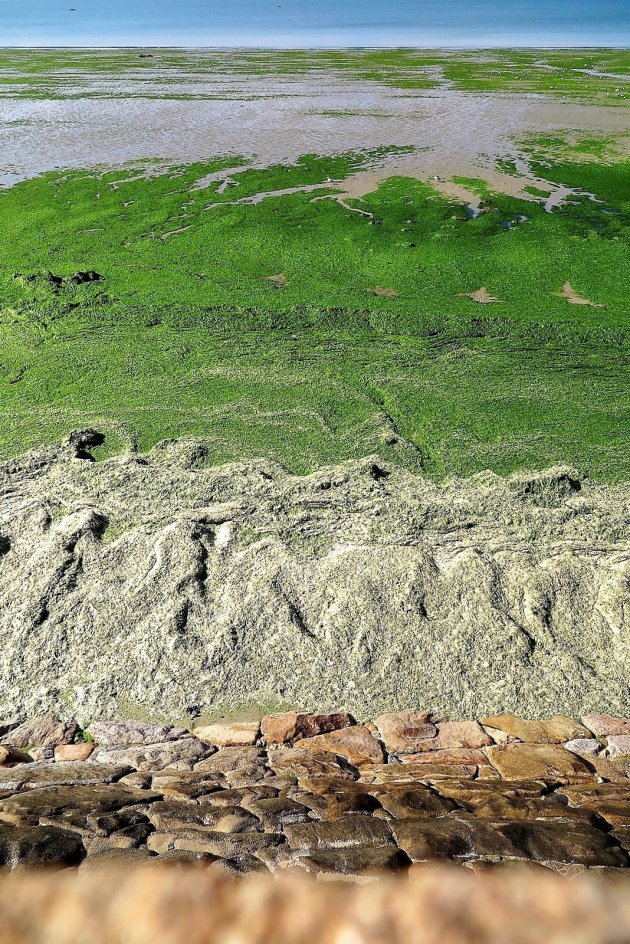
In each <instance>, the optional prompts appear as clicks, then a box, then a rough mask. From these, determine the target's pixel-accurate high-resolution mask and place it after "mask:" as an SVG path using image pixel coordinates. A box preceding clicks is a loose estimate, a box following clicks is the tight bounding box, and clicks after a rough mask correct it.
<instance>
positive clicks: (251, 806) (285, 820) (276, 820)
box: [245, 797, 310, 833]
mask: <svg viewBox="0 0 630 944" xmlns="http://www.w3.org/2000/svg"><path fill="white" fill-rule="evenodd" d="M245 802H246V803H247V809H248V810H249V812H250V813H252V814H253V815H254V816H255V817H256V819H257V820H258V821H259V822H260V824H261V827H262V829H263V832H266V833H282V832H284V830H285V828H286V827H287V826H293V825H295V824H297V823H307V822H309V820H310V817H309V811H308V809H307V807H306V806H304V805H303V804H302V803H298V802H297V801H296V800H291V799H289V798H288V797H274V798H273V799H268V800H249V801H245Z"/></svg>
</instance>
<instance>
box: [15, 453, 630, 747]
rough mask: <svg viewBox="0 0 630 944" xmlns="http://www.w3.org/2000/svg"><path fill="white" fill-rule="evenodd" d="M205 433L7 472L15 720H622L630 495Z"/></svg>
mask: <svg viewBox="0 0 630 944" xmlns="http://www.w3.org/2000/svg"><path fill="white" fill-rule="evenodd" d="M191 445H194V443H191V441H183V442H180V443H175V442H173V443H168V444H163V445H162V446H161V447H160V448H156V449H155V450H154V451H153V452H151V453H149V454H147V455H145V456H136V455H126V456H121V457H117V458H113V459H109V460H107V461H104V462H96V463H94V462H90V461H89V459H88V458H87V457H86V455H87V453H86V452H85V450H83V449H77V446H76V443H75V444H74V445H73V444H72V442H67V443H66V444H64V445H61V446H48V447H42V448H41V449H38V450H34V451H32V452H30V453H28V454H27V455H25V456H23V457H21V458H18V459H12V460H10V461H9V462H5V463H4V464H2V465H1V466H0V534H1V535H2V542H1V546H2V555H1V563H0V598H1V599H2V601H3V606H2V608H1V610H0V714H1V715H2V716H4V717H7V718H9V717H12V716H13V715H15V714H16V713H19V714H22V715H33V714H37V713H39V714H43V713H46V712H48V713H50V712H68V711H71V712H73V713H74V714H75V715H76V717H77V718H78V720H79V721H80V723H81V724H87V723H88V722H90V721H91V720H92V719H93V718H107V717H115V716H120V715H126V714H131V715H138V714H142V715H143V716H147V717H152V718H154V719H155V718H158V719H162V720H165V721H170V722H173V721H175V720H177V719H184V718H187V717H197V716H199V713H200V712H201V714H202V715H205V714H208V713H210V712H219V711H221V710H224V709H225V710H226V713H227V710H228V709H230V708H241V707H242V706H243V705H244V704H246V703H249V704H251V705H256V706H260V707H264V706H267V705H271V704H273V705H278V704H283V705H296V706H302V707H304V708H306V709H307V710H311V711H322V710H324V711H326V710H330V711H332V710H335V709H336V708H337V707H338V706H339V705H343V706H344V707H345V708H347V709H348V710H350V711H352V712H353V713H355V714H357V715H358V716H360V717H361V716H363V717H364V716H366V715H371V716H372V717H374V716H375V715H377V714H378V713H380V712H384V711H388V712H391V711H395V710H405V709H407V708H408V707H409V706H410V705H421V706H425V705H427V706H431V707H432V708H434V709H435V710H436V711H437V712H439V713H440V714H443V715H444V716H446V717H450V718H458V717H459V718H462V717H471V716H475V717H479V715H480V714H484V713H485V714H496V713H497V712H500V711H504V710H505V709H506V708H509V710H513V711H518V712H519V713H521V714H523V715H524V716H526V717H532V718H534V717H540V716H543V715H548V714H553V713H554V712H562V713H564V714H569V715H572V716H573V717H579V716H580V715H586V714H592V713H594V712H596V711H607V712H610V713H611V714H613V715H615V714H620V715H626V714H628V712H629V710H630V704H629V695H628V691H629V685H628V680H629V678H630V625H629V616H628V614H629V613H630V605H629V599H630V589H629V581H628V575H629V573H630V557H629V555H628V535H629V533H630V528H629V515H630V511H629V509H630V502H629V501H628V497H629V490H628V486H627V485H617V486H598V485H595V484H593V483H588V482H584V483H581V486H580V483H579V477H578V476H577V474H576V473H574V472H571V473H570V474H569V473H568V472H567V470H563V469H556V470H551V471H548V472H546V473H544V474H541V473H532V474H531V475H525V474H520V475H517V476H514V477H512V478H509V479H503V478H500V477H498V476H496V475H493V474H490V473H484V474H481V475H478V476H475V477H474V478H472V479H470V480H453V481H452V482H449V483H446V484H443V485H437V484H435V483H432V482H430V481H428V480H424V479H422V478H420V477H416V476H413V475H411V474H409V473H407V472H404V471H402V470H400V469H397V468H395V467H393V466H389V465H388V466H387V467H385V465H384V464H383V463H382V462H380V461H379V460H377V459H375V458H371V459H368V460H362V461H355V462H348V463H345V464H343V465H340V466H338V467H335V468H323V469H320V470H319V471H317V472H316V473H313V474H312V475H308V476H305V477H296V476H291V475H289V474H287V473H286V472H285V471H283V470H282V469H281V468H280V467H278V466H276V465H274V464H272V463H270V462H256V463H243V464H232V465H227V466H223V467H217V468H203V467H201V466H198V467H195V465H194V463H192V465H191V461H190V455H191V448H190V447H191ZM34 679H37V680H38V684H37V685H34V684H33V680H34ZM565 740H571V738H570V737H567V738H565Z"/></svg>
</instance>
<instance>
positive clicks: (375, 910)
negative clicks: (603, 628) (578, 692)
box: [0, 866, 630, 944]
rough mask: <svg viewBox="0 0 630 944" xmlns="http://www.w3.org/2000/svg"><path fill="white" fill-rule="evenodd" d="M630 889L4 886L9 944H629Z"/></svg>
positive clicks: (529, 877) (50, 882)
mask: <svg viewBox="0 0 630 944" xmlns="http://www.w3.org/2000/svg"><path fill="white" fill-rule="evenodd" d="M628 890H629V886H628V883H627V880H621V879H618V878H617V876H616V875H610V874H607V875H601V876H594V875H593V874H592V873H591V874H589V875H588V876H584V875H581V876H578V877H577V878H575V879H573V880H571V881H567V880H563V879H560V878H558V877H557V876H554V875H553V874H552V873H546V872H544V871H540V872H538V871H536V870H533V869H532V868H531V867H530V868H523V867H503V868H499V869H495V870H492V871H484V872H481V873H479V874H478V875H476V876H475V875H473V873H472V872H470V871H468V870H466V869H460V870H457V869H454V868H444V869H440V868H436V867H422V868H420V869H419V870H418V871H415V870H414V872H413V874H412V875H411V877H410V881H404V880H402V879H399V880H397V881H394V880H390V881H385V880H381V881H379V882H377V883H373V884H371V885H370V886H368V887H356V886H355V887H351V886H342V885H339V884H322V883H319V882H314V881H312V880H308V879H304V878H302V879H298V878H295V877H287V876H284V877H283V878H282V879H281V880H276V881H275V882H274V881H272V880H271V879H269V878H266V879H265V878H261V877H255V878H252V879H249V880H248V881H246V882H234V881H231V880H229V879H226V878H224V877H221V876H218V875H214V874H212V873H209V872H208V871H207V870H202V869H200V868H194V867H188V868H182V867H181V866H179V867H177V868H173V867H171V868H167V867H157V868H156V867H151V868H129V867H128V868H126V869H125V870H124V871H122V870H120V869H111V868H110V869H98V870H94V871H90V872H88V873H85V874H81V873H80V874H79V875H78V876H77V875H75V874H72V873H62V874H57V875H46V874H38V875H28V876H21V877H19V878H17V879H4V880H2V881H0V913H1V914H2V922H1V924H0V942H1V944H42V942H46V944H49V942H50V944H52V942H54V944H79V942H81V944H82V942H89V944H226V942H230V944H271V942H273V944H542V942H544V944H568V942H570V944H624V942H626V941H628V940H630V895H629V894H628Z"/></svg>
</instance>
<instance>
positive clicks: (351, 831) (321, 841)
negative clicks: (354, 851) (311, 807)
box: [285, 814, 393, 851]
mask: <svg viewBox="0 0 630 944" xmlns="http://www.w3.org/2000/svg"><path fill="white" fill-rule="evenodd" d="M285 835H286V837H287V840H288V842H289V845H290V846H291V848H292V849H306V850H309V851H310V850H311V849H321V848H324V849H331V850H332V849H337V848H339V849H347V848H350V847H351V846H386V845H391V844H392V843H393V839H392V831H391V829H390V828H389V825H388V824H387V823H386V822H385V820H383V819H377V818H376V817H374V816H363V815H361V814H357V815H355V816H346V817H343V818H342V819H336V820H327V821H317V822H312V823H300V824H298V825H295V826H287V827H286V830H285Z"/></svg>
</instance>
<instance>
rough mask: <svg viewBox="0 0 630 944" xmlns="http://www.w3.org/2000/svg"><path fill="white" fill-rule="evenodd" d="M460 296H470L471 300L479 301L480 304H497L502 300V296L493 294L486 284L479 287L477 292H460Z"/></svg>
mask: <svg viewBox="0 0 630 944" xmlns="http://www.w3.org/2000/svg"><path fill="white" fill-rule="evenodd" d="M458 297H459V298H470V299H471V301H473V302H477V303H478V304H479V305H496V304H497V302H500V301H501V299H500V298H496V297H495V296H494V295H491V294H490V292H489V291H488V289H487V288H485V287H484V286H482V287H481V288H478V289H477V291H476V292H460V293H459V296H458Z"/></svg>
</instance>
